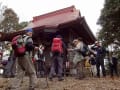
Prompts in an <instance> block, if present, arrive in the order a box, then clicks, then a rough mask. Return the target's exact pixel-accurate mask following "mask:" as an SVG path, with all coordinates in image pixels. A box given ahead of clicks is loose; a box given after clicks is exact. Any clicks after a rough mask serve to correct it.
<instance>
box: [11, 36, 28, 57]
mask: <svg viewBox="0 0 120 90" xmlns="http://www.w3.org/2000/svg"><path fill="white" fill-rule="evenodd" d="M12 48H13V50H14V52H15V55H16V56H23V55H25V52H26V48H25V43H24V40H23V37H22V36H21V35H18V36H15V37H14V38H13V39H12Z"/></svg>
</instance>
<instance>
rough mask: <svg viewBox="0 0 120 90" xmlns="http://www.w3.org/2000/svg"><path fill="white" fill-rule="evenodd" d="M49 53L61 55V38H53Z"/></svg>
mask: <svg viewBox="0 0 120 90" xmlns="http://www.w3.org/2000/svg"><path fill="white" fill-rule="evenodd" d="M51 51H52V52H56V53H63V47H62V40H61V38H53V42H52V47H51Z"/></svg>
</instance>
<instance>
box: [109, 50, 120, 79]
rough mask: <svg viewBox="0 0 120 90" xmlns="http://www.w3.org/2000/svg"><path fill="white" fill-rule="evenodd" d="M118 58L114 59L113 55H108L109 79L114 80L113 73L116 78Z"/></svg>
mask: <svg viewBox="0 0 120 90" xmlns="http://www.w3.org/2000/svg"><path fill="white" fill-rule="evenodd" d="M117 65H118V58H117V57H116V55H115V53H112V52H111V53H110V57H109V67H110V75H111V78H112V79H114V73H115V75H116V76H117V77H118V76H119V75H118V66H117Z"/></svg>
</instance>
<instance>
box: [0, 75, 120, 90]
mask: <svg viewBox="0 0 120 90" xmlns="http://www.w3.org/2000/svg"><path fill="white" fill-rule="evenodd" d="M11 79H12V78H11ZM11 79H10V78H0V90H5V88H6V86H7V85H8V82H9V81H10V80H11ZM38 80H39V87H38V88H36V89H35V90H120V78H115V79H114V80H113V79H111V78H109V77H106V78H100V79H99V78H92V77H91V78H85V79H83V80H76V79H75V78H74V77H66V78H65V79H64V81H58V80H57V78H54V79H53V81H49V80H48V85H47V82H46V79H45V78H38ZM23 82H24V83H23V84H22V90H28V77H25V78H24V81H23Z"/></svg>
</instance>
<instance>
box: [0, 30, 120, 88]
mask: <svg viewBox="0 0 120 90" xmlns="http://www.w3.org/2000/svg"><path fill="white" fill-rule="evenodd" d="M32 34H33V30H32V29H27V30H26V33H25V34H24V35H17V36H15V37H14V38H13V39H12V41H11V42H9V43H7V44H6V48H5V49H4V50H0V57H1V59H2V61H1V63H2V64H3V66H4V72H3V76H4V77H8V78H9V77H13V79H12V81H10V85H9V86H10V87H9V89H8V90H21V89H20V88H21V86H20V85H21V81H22V79H23V76H24V75H26V74H27V75H28V76H29V82H30V83H29V90H34V89H35V88H36V86H37V84H38V79H37V78H42V77H45V76H48V78H49V80H50V81H52V80H53V78H54V77H57V78H58V81H63V80H64V76H65V75H71V76H74V77H75V79H80V80H81V79H84V78H85V76H86V75H85V72H84V71H85V69H86V67H88V68H89V71H90V72H91V75H92V76H93V77H98V78H100V77H101V72H102V77H106V70H105V63H104V58H105V57H106V55H107V58H108V62H109V64H108V65H109V67H110V76H111V78H113V77H114V72H115V74H116V76H117V77H118V76H119V75H118V69H117V64H118V59H117V56H116V54H115V53H114V52H109V51H106V49H105V48H104V47H103V46H102V44H101V43H100V42H99V41H97V42H95V44H94V45H93V46H91V47H88V46H87V44H85V42H84V40H83V39H82V38H81V37H78V38H75V39H74V40H73V41H72V42H70V43H71V46H67V45H66V44H65V42H64V40H63V39H64V38H63V37H62V36H61V35H56V37H54V38H53V40H52V43H51V51H50V54H51V55H50V56H51V64H50V68H49V70H47V69H48V68H46V57H45V54H44V52H45V48H46V47H45V45H43V44H42V43H41V44H39V46H35V45H34V43H33V40H32ZM71 53H72V56H73V58H72V60H71V59H70V56H71Z"/></svg>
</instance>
